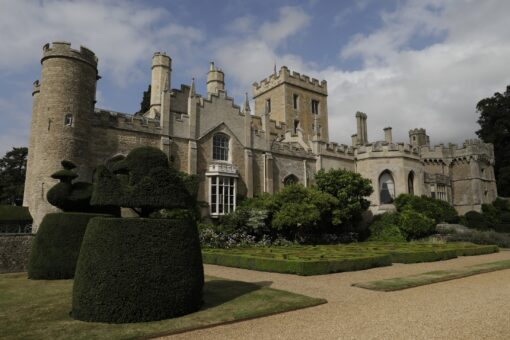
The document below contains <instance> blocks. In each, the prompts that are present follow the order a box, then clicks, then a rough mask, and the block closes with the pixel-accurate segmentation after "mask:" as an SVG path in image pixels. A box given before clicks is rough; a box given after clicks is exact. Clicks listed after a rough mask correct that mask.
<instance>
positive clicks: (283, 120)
mask: <svg viewBox="0 0 510 340" xmlns="http://www.w3.org/2000/svg"><path fill="white" fill-rule="evenodd" d="M41 64H42V75H41V80H40V81H36V82H35V83H34V89H33V93H32V96H33V110H32V123H31V133H30V142H29V143H30V144H29V154H28V165H27V178H26V185H25V196H24V197H25V198H24V205H25V206H28V207H29V208H30V212H31V214H32V216H33V217H34V230H36V228H37V225H38V224H39V221H40V220H41V219H42V217H43V216H44V215H45V214H46V213H48V212H50V211H53V210H54V209H55V208H54V207H53V206H51V205H50V204H49V203H47V201H46V199H45V197H46V192H47V190H48V189H49V188H51V186H53V184H54V183H55V180H53V179H52V178H51V177H50V175H51V174H52V173H53V172H55V171H56V170H58V169H59V168H60V161H61V160H63V159H68V160H71V161H73V162H75V163H76V164H77V165H78V173H79V175H80V177H79V178H78V180H84V181H91V180H92V177H93V171H94V168H95V167H96V166H97V165H99V164H101V163H104V162H105V161H106V160H108V159H110V158H111V157H113V156H116V155H119V154H123V155H125V154H127V153H128V152H129V150H131V149H132V148H134V147H136V146H140V145H152V146H155V147H158V148H160V149H161V150H163V151H164V152H165V153H166V154H167V155H168V157H169V159H170V162H171V164H172V165H173V166H174V167H175V168H177V169H179V170H181V171H185V172H187V173H190V174H197V175H199V176H200V178H201V184H200V188H199V196H198V200H199V201H200V204H201V209H202V210H203V213H204V214H208V215H210V216H211V217H213V218H214V217H217V216H219V215H222V214H226V213H228V212H231V211H233V210H235V208H236V203H237V200H238V198H239V197H240V196H244V197H252V196H254V195H257V194H260V193H262V192H268V193H274V192H276V191H278V190H280V189H281V188H282V187H284V186H285V185H289V184H291V183H300V184H303V185H305V186H309V185H312V184H313V183H314V174H315V173H316V172H317V171H318V170H320V169H331V168H344V169H348V170H351V171H355V172H358V173H360V174H361V175H362V176H363V177H365V178H368V179H370V180H371V181H372V185H373V187H374V193H373V194H372V195H371V197H370V198H369V199H370V201H371V208H370V210H371V211H372V213H374V214H377V213H381V212H384V211H386V210H389V209H391V208H392V204H391V203H392V201H393V198H395V197H396V196H398V195H399V194H401V193H411V194H415V195H427V196H432V197H436V198H438V199H442V200H445V201H448V202H450V203H451V204H453V205H454V206H455V208H456V209H457V210H458V211H459V213H465V212H467V211H469V210H480V207H481V204H482V203H489V202H492V201H493V200H494V199H495V198H496V196H497V192H496V182H495V178H494V171H493V164H494V155H493V146H492V145H491V144H484V143H482V142H481V141H479V140H467V141H466V142H465V143H464V144H463V145H462V146H457V145H455V144H449V145H448V146H445V145H442V144H441V145H438V146H435V147H433V146H430V142H429V137H428V136H427V134H426V131H425V130H424V129H413V130H411V131H409V139H410V140H409V143H404V142H394V141H393V139H392V130H391V128H390V127H387V128H385V129H384V135H385V138H384V140H383V141H372V142H371V141H369V138H368V135H367V115H366V114H365V113H362V112H358V113H356V115H355V117H356V121H357V131H356V134H354V135H352V145H343V144H337V143H334V142H331V141H330V140H329V136H328V105H327V98H328V90H327V82H326V81H325V80H322V81H319V80H317V79H313V78H312V79H311V78H309V77H308V76H306V75H302V74H299V73H297V72H291V71H290V70H289V69H288V68H287V67H285V66H283V67H281V68H280V70H279V71H278V72H277V71H276V69H275V72H274V74H272V75H270V76H269V77H268V78H266V79H263V80H262V81H260V82H258V83H253V89H252V91H253V99H254V102H255V107H254V110H253V111H252V110H251V108H250V105H249V101H248V95H246V99H245V102H244V105H243V106H242V107H240V106H238V105H236V104H235V103H234V101H233V99H232V98H230V97H228V96H227V92H226V90H225V74H224V72H223V71H222V70H221V69H219V68H217V67H216V66H215V65H214V63H211V66H210V70H209V72H208V74H207V95H206V96H202V95H200V94H198V93H196V91H195V84H194V81H192V82H191V85H189V86H188V85H181V86H180V88H179V89H172V87H171V72H172V60H171V58H170V57H169V56H167V55H166V54H165V53H159V52H158V53H155V54H154V56H153V58H152V80H151V88H152V91H151V96H150V109H149V110H148V111H147V112H145V113H139V114H134V115H129V114H125V113H120V112H115V111H111V110H104V109H100V108H96V107H95V102H96V101H95V98H96V82H97V81H98V80H99V79H100V77H99V75H98V71H97V64H98V59H97V57H96V56H95V54H94V53H93V52H92V51H91V50H89V49H87V48H85V47H81V48H80V49H79V50H76V49H72V48H71V45H70V44H69V43H66V42H54V43H53V44H51V45H50V44H47V45H45V46H44V47H43V57H42V60H41Z"/></svg>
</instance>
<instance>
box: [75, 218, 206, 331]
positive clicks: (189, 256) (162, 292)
mask: <svg viewBox="0 0 510 340" xmlns="http://www.w3.org/2000/svg"><path fill="white" fill-rule="evenodd" d="M203 284H204V273H203V265H202V256H201V252H200V243H199V239H198V230H197V228H196V226H195V224H194V222H192V221H190V220H164V219H145V218H124V219H120V218H95V219H93V220H91V221H90V223H89V225H88V228H87V231H86V233H85V237H84V239H83V244H82V248H81V252H80V256H79V259H78V264H77V268H76V276H75V280H74V286H73V301H72V312H71V315H72V317H73V318H75V319H78V320H83V321H96V322H109V323H129V322H143V321H155V320H162V319H168V318H172V317H177V316H180V315H184V314H188V313H191V312H194V311H197V310H198V309H199V308H200V306H201V305H202V288H203Z"/></svg>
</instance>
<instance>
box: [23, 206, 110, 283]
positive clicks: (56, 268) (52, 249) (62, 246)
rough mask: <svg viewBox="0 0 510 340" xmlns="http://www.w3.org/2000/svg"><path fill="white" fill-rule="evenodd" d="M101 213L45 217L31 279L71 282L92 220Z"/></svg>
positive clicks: (32, 260) (36, 241)
mask: <svg viewBox="0 0 510 340" xmlns="http://www.w3.org/2000/svg"><path fill="white" fill-rule="evenodd" d="M97 216H106V215H100V214H87V213H71V212H66V213H50V214H46V216H44V218H43V220H42V222H41V225H40V226H39V229H38V231H37V234H36V236H35V239H34V242H33V244H32V252H31V254H30V260H29V264H28V277H29V278H30V279H33V280H60V279H72V278H73V277H74V271H75V269H76V261H77V260H78V254H79V253H80V247H81V242H82V240H83V235H84V234H85V230H86V228H87V224H88V223H89V220H90V219H91V218H93V217H97Z"/></svg>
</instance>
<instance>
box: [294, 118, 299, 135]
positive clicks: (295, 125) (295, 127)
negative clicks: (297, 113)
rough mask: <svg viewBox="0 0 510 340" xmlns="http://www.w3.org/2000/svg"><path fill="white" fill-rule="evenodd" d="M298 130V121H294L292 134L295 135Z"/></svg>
mask: <svg viewBox="0 0 510 340" xmlns="http://www.w3.org/2000/svg"><path fill="white" fill-rule="evenodd" d="M298 128H299V120H297V119H295V120H294V134H297V129H298Z"/></svg>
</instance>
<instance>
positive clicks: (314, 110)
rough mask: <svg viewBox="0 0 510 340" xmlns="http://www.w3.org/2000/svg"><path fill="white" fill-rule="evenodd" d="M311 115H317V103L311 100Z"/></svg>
mask: <svg viewBox="0 0 510 340" xmlns="http://www.w3.org/2000/svg"><path fill="white" fill-rule="evenodd" d="M312 113H313V114H316V115H318V114H319V101H318V100H315V99H312Z"/></svg>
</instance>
